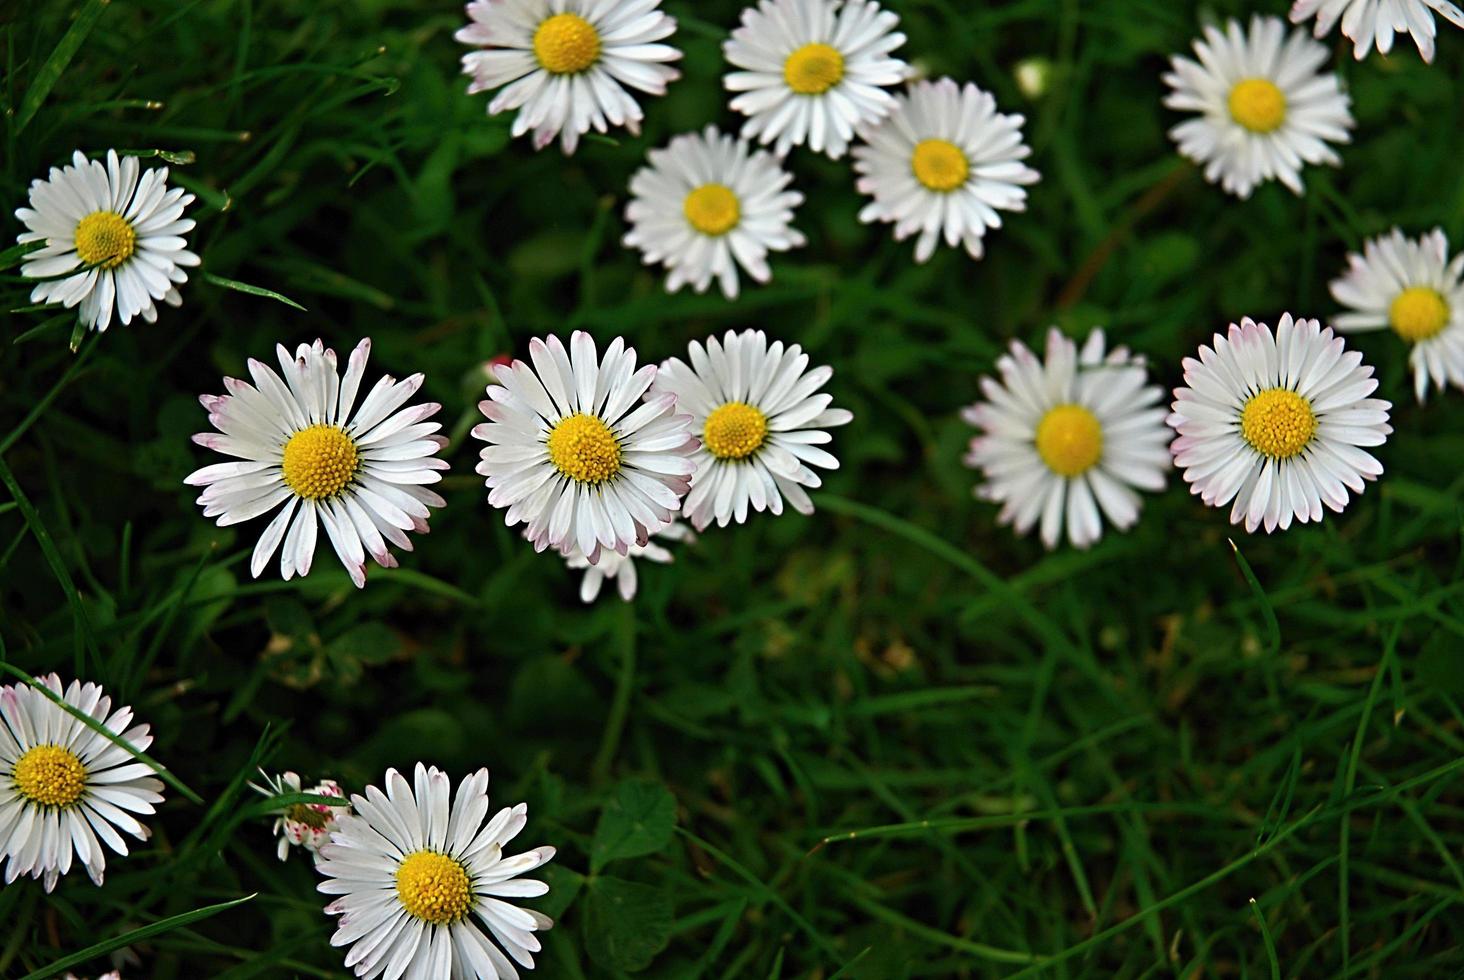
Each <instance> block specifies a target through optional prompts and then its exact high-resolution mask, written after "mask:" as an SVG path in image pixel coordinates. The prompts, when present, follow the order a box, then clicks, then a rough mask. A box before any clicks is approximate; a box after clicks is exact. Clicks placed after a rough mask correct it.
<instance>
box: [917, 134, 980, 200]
mask: <svg viewBox="0 0 1464 980" xmlns="http://www.w3.org/2000/svg"><path fill="white" fill-rule="evenodd" d="M910 169H911V170H913V171H915V179H916V180H918V181H920V183H922V184H924V185H925V186H926V187H928V188H930V189H931V190H933V191H939V192H940V193H942V194H947V193H949V192H951V191H953V190H955V189H956V188H957V187H960V186H961V185H962V184H964V183H965V182H966V178H967V177H969V176H971V161H969V160H967V159H966V154H965V153H963V152H962V151H961V148H960V147H959V146H957V145H956V144H954V143H952V142H950V141H949V140H921V141H920V142H919V143H916V144H915V155H914V156H913V157H911V158H910Z"/></svg>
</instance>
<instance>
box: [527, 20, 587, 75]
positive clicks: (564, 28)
mask: <svg viewBox="0 0 1464 980" xmlns="http://www.w3.org/2000/svg"><path fill="white" fill-rule="evenodd" d="M534 57H536V58H538V59H539V64H540V65H541V66H542V67H543V69H544V70H545V71H547V72H549V73H550V74H552V75H574V74H577V73H579V72H582V71H584V70H585V69H586V68H588V67H590V66H591V65H593V64H594V63H595V62H596V61H599V60H600V32H599V31H597V30H595V28H594V25H592V24H591V23H590V22H589V21H587V20H585V19H584V18H583V17H581V16H580V15H579V14H555V15H554V16H553V17H549V18H546V19H545V20H544V22H543V23H542V24H540V25H539V29H538V30H536V31H535V32H534Z"/></svg>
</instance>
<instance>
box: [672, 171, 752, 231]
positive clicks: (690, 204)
mask: <svg viewBox="0 0 1464 980" xmlns="http://www.w3.org/2000/svg"><path fill="white" fill-rule="evenodd" d="M681 207H682V210H683V211H685V212H686V220H687V221H690V222H691V226H692V227H693V228H695V229H696V230H697V231H699V232H701V233H702V234H703V235H711V236H712V237H714V238H715V237H716V236H718V235H725V234H727V232H729V231H731V230H732V229H733V228H736V227H737V222H739V221H741V220H742V204H741V203H740V202H739V201H738V200H737V195H736V194H734V193H733V192H732V188H730V187H726V186H724V185H722V184H702V185H701V186H700V187H698V188H697V189H696V190H694V191H692V192H691V193H690V194H688V195H686V201H685V202H684V203H683V204H682V206H681Z"/></svg>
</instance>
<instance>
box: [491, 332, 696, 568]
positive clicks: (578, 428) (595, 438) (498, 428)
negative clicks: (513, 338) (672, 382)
mask: <svg viewBox="0 0 1464 980" xmlns="http://www.w3.org/2000/svg"><path fill="white" fill-rule="evenodd" d="M529 359H530V360H531V361H532V362H533V367H530V366H529V365H528V364H526V363H524V362H523V361H518V360H516V361H514V362H513V364H511V365H508V366H499V367H498V368H497V378H498V384H496V385H489V386H488V398H487V399H486V400H484V401H481V402H479V403H478V408H479V409H481V410H482V412H483V414H484V415H485V416H487V418H488V421H487V422H485V423H483V424H481V425H479V426H477V427H476V428H474V429H473V435H474V436H475V437H476V438H478V439H482V440H484V441H485V442H487V443H488V445H487V446H486V447H485V448H484V449H483V452H482V454H481V455H482V462H481V463H479V464H478V472H479V473H481V474H482V475H483V476H484V477H485V478H486V480H487V483H488V502H489V503H490V504H492V505H493V506H494V507H504V508H507V513H506V514H505V515H504V517H505V520H506V521H507V523H508V526H509V527H513V526H514V525H515V524H518V523H520V522H526V523H527V524H528V527H527V529H526V531H525V536H526V537H527V538H528V539H529V540H530V541H532V542H533V543H534V547H535V549H537V550H539V551H543V550H544V549H545V548H555V549H558V550H559V551H561V552H565V551H568V550H570V549H571V548H575V547H577V548H579V549H580V551H581V552H582V553H583V554H584V555H585V556H586V557H587V558H588V560H589V561H590V562H591V563H597V562H599V560H600V557H601V554H602V549H607V550H609V551H614V552H618V553H619V554H622V555H623V554H625V553H626V552H627V551H628V550H629V548H630V547H631V545H644V544H645V543H646V541H647V540H648V539H649V538H650V536H651V535H652V534H655V533H656V532H657V531H659V530H661V529H662V528H664V527H665V526H666V525H668V524H670V523H671V521H672V520H673V519H674V517H675V515H676V511H677V509H678V508H679V507H680V505H681V498H682V497H683V496H685V494H686V491H687V488H688V487H689V486H690V477H691V473H692V469H693V466H692V463H691V460H690V459H688V458H687V457H689V456H690V455H691V453H692V452H693V450H694V449H695V448H696V439H694V438H693V437H692V435H691V433H690V431H689V429H688V426H689V425H690V424H691V417H690V416H688V415H678V414H676V399H675V398H674V397H673V396H671V395H652V396H650V397H648V398H647V399H646V400H645V402H644V403H641V396H642V395H644V394H645V393H646V389H648V388H649V387H650V386H651V381H652V380H653V379H654V378H655V377H656V367H655V365H653V364H647V365H646V366H644V367H642V368H641V369H640V370H639V371H637V370H636V368H635V349H634V348H631V347H626V346H625V341H624V340H622V339H621V338H619V337H616V338H615V339H614V340H613V341H611V343H610V346H609V347H607V348H606V349H605V357H604V359H603V360H600V359H598V358H597V357H596V353H595V342H594V340H593V339H591V337H590V335H589V334H587V333H585V332H584V331H582V330H576V331H575V332H574V334H573V335H572V336H571V337H570V338H569V349H568V350H565V347H564V344H563V343H562V342H561V341H560V340H559V338H558V337H550V338H549V340H548V342H547V343H546V342H545V341H542V340H539V339H538V338H535V339H534V340H533V341H532V342H530V344H529Z"/></svg>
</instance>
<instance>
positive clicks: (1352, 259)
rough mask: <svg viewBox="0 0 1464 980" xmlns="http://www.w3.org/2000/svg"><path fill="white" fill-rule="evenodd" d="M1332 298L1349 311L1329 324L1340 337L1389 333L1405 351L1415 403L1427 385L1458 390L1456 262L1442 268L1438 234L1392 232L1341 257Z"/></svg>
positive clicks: (1459, 263) (1460, 288) (1461, 260)
mask: <svg viewBox="0 0 1464 980" xmlns="http://www.w3.org/2000/svg"><path fill="white" fill-rule="evenodd" d="M1332 296H1333V298H1334V299H1336V300H1337V302H1339V303H1341V304H1342V305H1343V306H1345V307H1347V308H1348V310H1349V312H1347V313H1342V314H1339V315H1338V316H1337V317H1336V318H1335V320H1334V321H1333V323H1334V324H1335V326H1336V327H1337V330H1338V331H1339V332H1341V333H1348V332H1351V331H1360V330H1381V329H1383V328H1384V327H1391V328H1392V329H1393V332H1394V333H1396V334H1397V335H1398V336H1399V337H1401V338H1403V340H1404V341H1406V342H1407V343H1408V345H1409V346H1410V347H1411V348H1412V350H1411V352H1410V353H1409V355H1408V361H1409V363H1410V364H1412V365H1413V388H1414V391H1415V392H1416V393H1417V395H1418V400H1419V401H1423V399H1424V396H1425V395H1427V394H1428V382H1429V379H1430V378H1432V379H1433V382H1434V384H1436V385H1438V386H1439V387H1440V388H1443V387H1444V386H1445V385H1449V384H1452V385H1455V386H1458V387H1464V255H1457V256H1455V257H1454V260H1453V261H1452V262H1450V261H1449V241H1448V239H1447V238H1445V237H1444V230H1443V229H1442V228H1435V229H1434V230H1433V231H1432V232H1430V233H1429V234H1427V235H1425V236H1423V237H1422V238H1418V239H1409V238H1405V237H1403V232H1402V231H1401V230H1400V229H1398V228H1394V229H1393V231H1392V232H1391V233H1389V234H1387V235H1384V236H1382V237H1381V238H1374V239H1372V240H1370V241H1368V242H1364V243H1363V247H1362V254H1361V255H1357V254H1356V253H1353V254H1350V255H1348V256H1347V272H1346V274H1345V275H1343V276H1342V277H1341V278H1340V279H1337V280H1335V281H1334V282H1333V283H1332Z"/></svg>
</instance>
